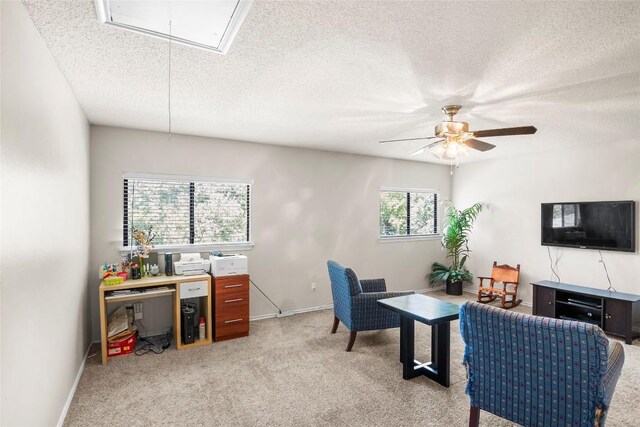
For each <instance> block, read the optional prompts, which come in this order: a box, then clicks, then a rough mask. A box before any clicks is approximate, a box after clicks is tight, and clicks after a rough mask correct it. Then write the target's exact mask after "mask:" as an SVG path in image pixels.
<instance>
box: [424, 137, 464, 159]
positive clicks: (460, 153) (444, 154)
mask: <svg viewBox="0 0 640 427" xmlns="http://www.w3.org/2000/svg"><path fill="white" fill-rule="evenodd" d="M429 152H430V153H431V154H433V155H434V156H436V157H437V158H439V159H441V160H443V159H444V160H459V159H461V158H463V157H465V156H466V155H467V154H469V147H467V146H466V145H464V144H463V143H462V142H459V141H456V140H449V141H445V142H443V143H441V144H438V145H436V146H434V147H432V148H430V149H429Z"/></svg>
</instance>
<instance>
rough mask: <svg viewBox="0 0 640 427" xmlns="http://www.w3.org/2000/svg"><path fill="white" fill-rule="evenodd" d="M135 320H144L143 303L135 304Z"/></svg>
mask: <svg viewBox="0 0 640 427" xmlns="http://www.w3.org/2000/svg"><path fill="white" fill-rule="evenodd" d="M133 318H134V319H135V320H140V319H142V303H141V302H135V303H133Z"/></svg>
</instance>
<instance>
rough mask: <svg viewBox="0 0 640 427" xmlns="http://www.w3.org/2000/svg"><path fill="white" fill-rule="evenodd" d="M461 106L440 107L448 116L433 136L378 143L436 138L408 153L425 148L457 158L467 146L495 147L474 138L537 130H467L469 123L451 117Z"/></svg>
mask: <svg viewBox="0 0 640 427" xmlns="http://www.w3.org/2000/svg"><path fill="white" fill-rule="evenodd" d="M461 108H462V106H461V105H445V106H444V107H442V111H443V112H444V113H445V114H446V115H447V116H448V117H449V120H445V121H443V122H441V123H438V124H437V125H436V128H435V136H426V137H422V138H406V139H389V140H386V141H380V143H381V144H385V143H388V142H401V141H417V140H423V139H437V141H434V142H432V143H430V144H428V145H425V146H424V147H422V148H420V149H419V150H416V151H414V152H413V153H411V154H410V155H411V156H415V155H418V154H422V153H424V152H425V150H429V151H430V152H431V153H432V154H434V155H435V156H437V157H439V158H441V159H446V160H457V159H459V158H460V157H464V156H465V155H466V154H467V153H468V151H469V148H472V149H474V150H478V151H488V150H491V149H493V148H495V145H493V144H489V143H488V142H484V141H480V140H479V139H476V138H486V137H492V136H508V135H531V134H534V133H536V131H537V129H536V128H535V127H533V126H521V127H515V128H502V129H487V130H476V131H469V123H467V122H458V121H454V120H453V117H454V116H455V115H456V114H458V111H460V109H461Z"/></svg>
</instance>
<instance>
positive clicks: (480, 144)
mask: <svg viewBox="0 0 640 427" xmlns="http://www.w3.org/2000/svg"><path fill="white" fill-rule="evenodd" d="M464 145H466V146H467V147H469V148H473V149H474V150H478V151H489V150H491V149H493V148H496V146H495V145H493V144H489V143H488V142H484V141H480V140H479V139H474V138H470V139H467V140H466V141H465V142H464Z"/></svg>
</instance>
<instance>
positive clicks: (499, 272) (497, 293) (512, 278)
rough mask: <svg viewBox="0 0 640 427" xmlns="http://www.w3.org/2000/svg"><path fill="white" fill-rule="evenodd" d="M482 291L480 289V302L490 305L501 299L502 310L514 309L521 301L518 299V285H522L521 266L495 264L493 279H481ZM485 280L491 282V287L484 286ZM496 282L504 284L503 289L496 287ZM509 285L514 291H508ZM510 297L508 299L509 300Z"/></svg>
mask: <svg viewBox="0 0 640 427" xmlns="http://www.w3.org/2000/svg"><path fill="white" fill-rule="evenodd" d="M478 279H480V289H478V302H481V303H485V304H486V303H488V302H492V301H494V300H495V299H496V298H498V297H500V299H501V303H502V308H513V307H517V306H518V305H520V303H521V302H522V300H521V299H517V295H518V284H519V283H520V264H518V266H517V267H516V268H513V267H511V266H510V265H506V264H504V265H498V263H497V262H496V261H494V262H493V270H491V277H480V276H478ZM484 280H489V281H490V282H489V287H486V286H482V284H483V281H484ZM496 282H500V283H502V284H503V286H502V289H497V288H495V287H494V284H495V283H496ZM507 285H511V286H512V287H513V288H512V289H507ZM507 297H508V298H507Z"/></svg>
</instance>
